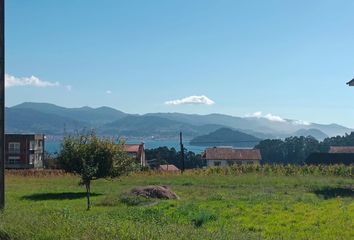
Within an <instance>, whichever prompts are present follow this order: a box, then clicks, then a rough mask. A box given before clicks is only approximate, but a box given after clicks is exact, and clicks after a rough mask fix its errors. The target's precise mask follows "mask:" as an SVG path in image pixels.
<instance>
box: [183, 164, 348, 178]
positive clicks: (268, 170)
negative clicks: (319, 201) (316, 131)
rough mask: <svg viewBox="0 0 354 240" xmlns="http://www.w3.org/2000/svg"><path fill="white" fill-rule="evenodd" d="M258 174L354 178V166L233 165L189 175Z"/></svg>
mask: <svg viewBox="0 0 354 240" xmlns="http://www.w3.org/2000/svg"><path fill="white" fill-rule="evenodd" d="M249 173H257V174H262V175H268V176H338V177H350V178H353V177H354V165H351V166H346V165H330V166H329V165H303V166H299V165H291V164H288V165H274V164H265V165H233V166H231V167H213V168H207V169H194V170H189V171H188V172H186V173H185V174H187V175H214V174H217V175H242V174H249Z"/></svg>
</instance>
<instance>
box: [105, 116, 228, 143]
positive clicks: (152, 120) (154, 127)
mask: <svg viewBox="0 0 354 240" xmlns="http://www.w3.org/2000/svg"><path fill="white" fill-rule="evenodd" d="M220 127H221V125H211V124H210V125H202V126H194V125H191V124H187V123H182V122H179V121H174V120H171V119H166V118H161V117H156V116H149V115H144V116H127V117H124V118H122V119H119V120H117V121H114V122H112V123H108V124H105V125H104V126H102V127H101V128H100V131H99V132H100V133H102V134H103V135H107V134H110V133H115V134H116V135H124V136H132V137H156V138H177V137H178V136H179V132H180V131H183V135H184V136H185V137H187V138H188V137H195V136H198V135H200V134H205V133H209V132H211V131H214V130H215V129H218V128H220Z"/></svg>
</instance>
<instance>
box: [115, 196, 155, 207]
mask: <svg viewBox="0 0 354 240" xmlns="http://www.w3.org/2000/svg"><path fill="white" fill-rule="evenodd" d="M120 202H122V203H124V204H126V205H128V206H141V205H146V204H150V203H152V202H153V201H152V200H151V199H149V198H147V197H143V196H137V195H135V194H123V195H122V196H121V197H120Z"/></svg>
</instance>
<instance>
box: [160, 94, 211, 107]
mask: <svg viewBox="0 0 354 240" xmlns="http://www.w3.org/2000/svg"><path fill="white" fill-rule="evenodd" d="M214 103H215V102H214V101H213V100H211V99H210V98H208V97H207V96H204V95H201V96H189V97H185V98H182V99H177V100H171V101H166V102H165V104H167V105H182V104H201V105H213V104H214Z"/></svg>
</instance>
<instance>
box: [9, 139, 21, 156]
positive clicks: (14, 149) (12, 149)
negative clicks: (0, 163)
mask: <svg viewBox="0 0 354 240" xmlns="http://www.w3.org/2000/svg"><path fill="white" fill-rule="evenodd" d="M20 146H21V144H20V143H19V142H10V143H9V153H17V154H19V153H20Z"/></svg>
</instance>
